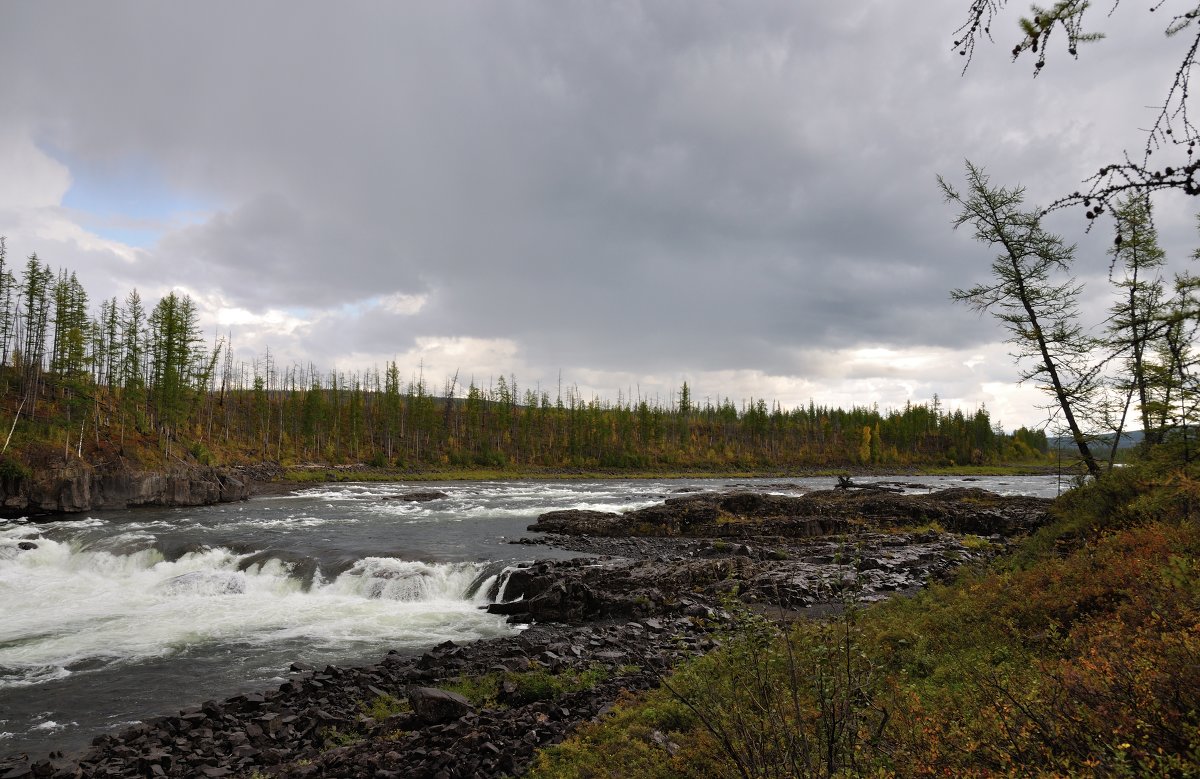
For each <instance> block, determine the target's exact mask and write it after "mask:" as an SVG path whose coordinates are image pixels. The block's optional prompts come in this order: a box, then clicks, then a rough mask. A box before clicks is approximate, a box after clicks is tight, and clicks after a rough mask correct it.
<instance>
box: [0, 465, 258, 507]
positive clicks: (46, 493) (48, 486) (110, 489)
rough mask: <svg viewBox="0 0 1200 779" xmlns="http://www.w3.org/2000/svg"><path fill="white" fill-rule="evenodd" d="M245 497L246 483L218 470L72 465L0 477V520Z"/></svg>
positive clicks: (239, 476) (243, 498)
mask: <svg viewBox="0 0 1200 779" xmlns="http://www.w3.org/2000/svg"><path fill="white" fill-rule="evenodd" d="M248 497H250V481H249V479H246V478H244V477H242V476H241V475H240V474H238V473H236V472H233V471H228V470H224V469H220V468H208V467H201V466H180V467H178V468H175V469H172V470H170V471H143V470H136V469H132V468H129V467H126V466H121V465H117V466H104V467H100V468H96V467H93V466H90V465H87V464H85V463H75V464H71V465H67V466H63V467H58V468H50V469H46V470H41V471H35V472H33V473H31V474H29V475H14V474H6V475H5V476H4V477H3V478H0V516H5V517H16V516H30V515H35V514H72V513H77V512H81V511H91V510H95V509H123V508H132V507H134V506H205V505H209V504H212V503H228V502H233V501H239V500H245V499H246V498H248Z"/></svg>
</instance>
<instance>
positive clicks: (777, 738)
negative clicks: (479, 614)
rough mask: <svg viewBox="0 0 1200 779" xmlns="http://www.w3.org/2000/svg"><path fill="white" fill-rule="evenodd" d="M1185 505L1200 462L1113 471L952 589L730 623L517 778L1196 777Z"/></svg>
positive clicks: (1196, 693) (1198, 745) (1198, 673)
mask: <svg viewBox="0 0 1200 779" xmlns="http://www.w3.org/2000/svg"><path fill="white" fill-rule="evenodd" d="M1197 510H1200V469H1197V468H1195V467H1191V468H1172V467H1167V466H1161V465H1157V466H1156V465H1151V464H1143V465H1140V466H1137V467H1130V468H1126V469H1121V470H1118V471H1116V472H1114V473H1112V474H1109V475H1108V476H1107V477H1106V479H1105V480H1104V481H1102V482H1101V483H1099V484H1097V485H1092V486H1089V487H1087V488H1084V489H1081V490H1078V491H1076V492H1073V493H1070V494H1069V495H1067V496H1064V498H1062V499H1060V500H1059V501H1058V503H1057V504H1056V507H1055V512H1054V516H1055V519H1054V522H1053V523H1052V524H1051V525H1050V526H1048V527H1047V528H1044V529H1043V530H1042V531H1040V532H1039V533H1038V534H1036V535H1035V536H1033V537H1032V538H1030V539H1028V540H1027V541H1026V542H1025V543H1024V544H1023V545H1022V546H1021V547H1020V548H1019V549H1018V550H1017V551H1016V552H1015V553H1014V554H1012V555H1010V556H1008V557H1005V558H1003V559H1001V560H999V561H997V562H995V563H994V564H993V565H991V566H989V567H987V568H986V569H980V570H973V571H967V572H964V573H963V574H962V575H960V577H959V579H958V580H957V581H955V582H954V583H953V584H950V585H944V586H935V587H932V588H930V589H928V590H926V591H924V592H922V593H921V594H919V595H918V596H916V597H914V598H910V599H895V600H892V601H890V602H888V603H885V604H882V605H880V606H876V607H872V608H865V609H858V608H856V607H855V605H854V603H853V598H852V596H848V603H847V605H848V608H847V610H846V612H845V614H844V615H843V616H841V617H839V618H836V619H834V620H832V621H815V620H814V621H801V622H799V623H795V624H791V625H787V626H781V625H779V624H777V623H775V622H772V621H770V620H765V619H761V618H756V617H753V616H751V615H749V614H746V615H743V618H742V621H741V623H740V625H739V627H738V628H737V629H734V630H732V631H730V633H729V634H728V635H727V636H726V638H725V644H724V647H723V648H722V649H721V650H720V651H718V652H715V653H712V654H710V655H708V656H707V657H704V658H702V659H700V660H697V661H695V662H693V663H691V664H689V665H687V666H685V667H683V668H681V669H679V670H678V671H677V672H676V673H675V674H674V675H672V676H671V677H670V678H668V679H666V680H665V682H664V686H663V688H662V689H660V690H658V691H657V692H655V693H652V694H650V695H647V696H645V697H642V698H639V699H629V700H626V701H624V702H623V703H622V704H621V705H620V706H618V707H617V709H616V711H615V713H614V715H613V716H612V717H610V718H608V719H606V720H604V721H603V722H601V723H599V724H594V725H590V726H588V727H585V728H584V729H582V730H581V731H579V732H578V733H577V735H576V736H574V737H573V738H572V739H571V740H569V741H567V742H564V743H563V744H562V745H560V746H558V747H555V748H553V749H551V750H549V751H547V752H544V753H543V754H542V755H541V757H540V759H539V762H538V763H537V766H536V768H535V770H534V771H533V772H532V774H531V776H534V777H539V778H540V779H550V778H551V777H600V776H613V775H622V776H639V777H675V776H714V777H722V776H730V777H759V776H764V777H765V776H780V777H788V776H861V775H871V776H934V775H937V776H1011V775H1022V776H1025V775H1046V776H1092V775H1114V776H1196V775H1200V577H1198V576H1197V573H1200V571H1198V566H1200V563H1198V561H1197V555H1198V554H1200V532H1198V527H1197V518H1196V512H1197ZM616 766H619V767H620V771H619V772H618V773H617V774H614V773H613V769H614V767H616Z"/></svg>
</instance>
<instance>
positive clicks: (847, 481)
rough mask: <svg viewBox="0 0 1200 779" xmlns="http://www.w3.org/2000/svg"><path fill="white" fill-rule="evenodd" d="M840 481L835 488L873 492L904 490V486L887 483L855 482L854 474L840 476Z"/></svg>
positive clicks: (838, 478)
mask: <svg viewBox="0 0 1200 779" xmlns="http://www.w3.org/2000/svg"><path fill="white" fill-rule="evenodd" d="M837 480H838V483H837V486H836V487H834V489H837V490H870V491H871V492H904V488H903V487H895V486H888V485H885V484H855V483H854V477H853V476H839V477H837Z"/></svg>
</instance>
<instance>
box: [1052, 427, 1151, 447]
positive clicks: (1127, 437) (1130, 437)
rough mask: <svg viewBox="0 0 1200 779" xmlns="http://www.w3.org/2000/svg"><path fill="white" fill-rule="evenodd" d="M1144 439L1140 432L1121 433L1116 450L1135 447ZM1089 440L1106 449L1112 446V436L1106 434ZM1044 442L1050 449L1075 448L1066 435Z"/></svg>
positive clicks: (1069, 437)
mask: <svg viewBox="0 0 1200 779" xmlns="http://www.w3.org/2000/svg"><path fill="white" fill-rule="evenodd" d="M1145 437H1146V436H1145V435H1144V434H1143V433H1142V431H1141V430H1128V431H1126V432H1124V433H1121V442H1120V443H1119V444H1117V449H1129V448H1131V447H1134V446H1137V445H1138V444H1140V443H1141V442H1142V441H1143V440H1144V439H1145ZM1090 440H1093V441H1097V442H1099V443H1101V444H1103V445H1104V446H1106V447H1107V446H1112V440H1113V434H1112V433H1108V434H1107V435H1102V436H1097V437H1096V438H1094V439H1090ZM1046 442H1047V443H1048V444H1049V445H1050V448H1051V449H1074V448H1075V442H1074V441H1072V440H1071V436H1068V435H1060V436H1054V437H1052V438H1048V439H1046Z"/></svg>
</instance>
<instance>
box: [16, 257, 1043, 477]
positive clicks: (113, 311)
mask: <svg viewBox="0 0 1200 779" xmlns="http://www.w3.org/2000/svg"><path fill="white" fill-rule="evenodd" d="M229 337H230V336H229V335H226V336H223V337H218V338H207V337H206V336H205V334H204V333H202V332H201V328H200V325H199V322H198V314H197V310H196V306H195V304H194V303H193V301H192V300H191V299H190V298H189V297H188V296H187V295H182V294H179V293H176V292H171V293H169V294H167V295H166V296H165V297H163V298H161V299H160V300H157V301H149V300H144V299H143V298H142V297H141V296H140V294H139V293H138V291H137V290H136V289H134V290H131V291H130V292H129V293H128V294H127V295H126V296H125V297H124V299H118V298H112V299H108V300H102V301H100V302H99V303H98V304H93V303H92V301H91V300H90V299H89V296H88V293H87V291H86V290H85V289H84V288H83V286H82V284H80V282H79V281H78V279H77V277H76V274H75V273H73V272H70V271H68V270H66V269H59V270H57V271H56V270H54V269H52V267H51V266H50V264H49V263H47V262H44V261H42V260H41V259H40V258H39V257H38V256H37V255H36V254H31V255H30V256H29V257H28V258H27V260H26V261H25V263H24V265H22V266H19V267H18V266H16V265H15V264H14V263H12V262H11V261H10V260H9V258H8V256H7V251H6V248H5V247H4V245H3V244H0V376H2V382H0V390H2V393H3V394H2V397H0V408H2V409H3V414H4V420H5V421H6V422H7V427H8V429H7V430H0V433H2V434H3V435H4V436H5V441H4V444H3V448H4V457H5V463H6V464H7V465H8V467H14V466H16V467H20V466H21V464H22V463H23V464H24V465H29V466H34V467H45V466H48V465H52V464H54V463H55V462H59V461H61V462H65V461H70V460H71V459H72V458H83V459H85V460H87V461H88V462H92V463H95V464H99V463H104V462H111V461H114V460H115V459H117V458H125V459H127V460H134V461H137V462H142V463H144V464H147V465H152V464H155V463H156V462H160V463H161V462H169V461H171V460H173V459H185V460H194V461H197V462H199V463H201V464H236V463H244V462H256V461H263V460H270V461H277V462H281V463H284V464H305V463H318V464H352V463H364V464H368V465H373V466H377V467H389V468H391V467H397V468H409V469H418V470H419V469H423V468H425V469H427V468H452V469H458V468H462V469H478V468H506V467H511V468H518V469H519V468H530V467H532V468H549V469H570V468H576V469H579V468H599V469H618V470H646V471H655V470H664V469H676V470H677V469H697V470H736V469H784V468H814V467H817V468H819V467H846V466H871V465H887V466H903V465H913V464H934V465H967V464H987V463H995V462H999V461H1001V460H1014V459H1016V460H1029V459H1031V458H1032V459H1036V458H1037V457H1039V456H1041V455H1044V454H1045V453H1046V451H1047V441H1046V436H1045V433H1044V432H1042V431H1031V430H1027V429H1025V428H1021V429H1019V430H1017V431H1015V432H1014V433H1012V434H1005V433H1004V432H1003V431H1001V430H999V429H998V427H997V426H996V425H995V424H994V423H993V420H992V419H991V418H990V416H989V415H988V412H987V411H986V409H983V408H980V409H978V410H975V411H974V412H968V413H964V412H963V411H962V410H961V409H953V410H950V409H946V408H944V407H943V406H942V404H941V403H940V401H939V400H938V399H937V398H936V397H934V398H933V399H931V401H930V402H929V403H921V404H908V405H906V406H905V407H904V408H902V409H887V410H880V409H878V408H850V409H842V408H834V407H830V406H825V405H819V404H817V403H816V402H815V401H814V402H810V403H809V404H808V405H807V406H803V407H798V408H790V409H789V408H784V407H782V406H781V405H780V404H779V403H777V402H772V401H770V400H768V399H766V398H747V399H739V400H736V401H735V400H734V399H731V398H728V397H723V398H720V399H713V398H711V397H705V398H704V399H703V400H698V399H697V398H696V397H695V395H694V394H693V390H692V388H690V387H689V386H688V384H687V383H686V382H684V383H683V384H682V385H681V386H680V387H679V388H678V390H677V391H676V392H674V393H673V394H672V395H671V396H670V397H666V398H664V397H645V396H641V395H639V394H638V393H637V392H634V391H628V392H627V391H619V392H618V393H617V397H616V399H615V400H614V399H608V398H599V397H594V396H593V397H585V396H584V395H583V394H582V393H580V391H579V390H578V389H577V388H576V387H575V386H573V385H570V384H563V383H561V382H560V383H559V384H558V385H557V386H555V387H554V389H553V391H551V390H548V389H546V388H545V387H543V386H537V385H535V386H533V387H530V386H528V385H527V384H524V383H522V382H521V381H520V380H519V379H518V377H516V376H512V375H510V376H507V377H506V376H503V375H501V376H497V377H494V378H492V377H489V378H488V379H487V380H486V381H484V380H481V379H479V378H477V377H476V378H472V379H468V380H466V381H464V380H463V379H462V377H460V376H457V375H452V376H449V377H442V378H441V379H440V380H432V379H431V378H430V377H427V376H425V375H423V371H421V370H420V369H418V370H417V371H416V372H415V373H411V374H406V373H402V372H401V368H400V366H399V365H397V363H396V362H395V361H392V362H389V363H387V364H386V365H383V366H382V367H380V366H374V367H370V368H363V369H360V370H353V371H349V372H347V371H341V370H328V369H323V368H321V367H320V366H316V365H312V364H305V365H302V364H281V363H279V362H278V361H276V360H275V359H274V357H273V356H272V355H271V354H270V352H269V351H268V352H266V353H264V354H262V355H261V356H259V357H257V358H255V359H253V360H250V361H245V360H235V359H234V358H233V352H232V350H231V349H230V348H229ZM147 460H149V462H146V461H147Z"/></svg>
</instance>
